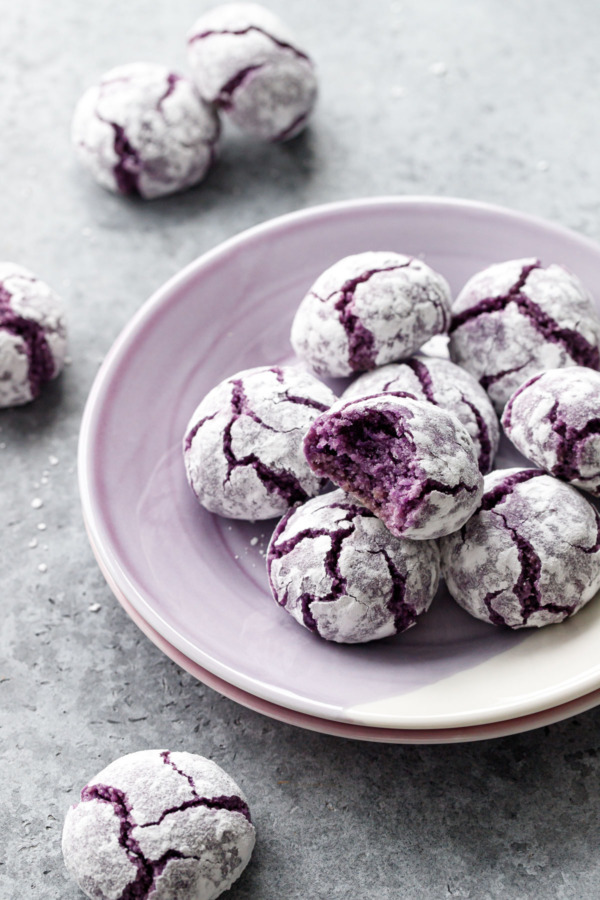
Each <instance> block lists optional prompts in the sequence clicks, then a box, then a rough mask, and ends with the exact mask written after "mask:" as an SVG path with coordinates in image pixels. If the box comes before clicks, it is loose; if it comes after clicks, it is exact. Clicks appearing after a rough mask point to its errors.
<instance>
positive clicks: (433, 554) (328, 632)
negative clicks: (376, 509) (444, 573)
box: [267, 490, 439, 644]
mask: <svg viewBox="0 0 600 900" xmlns="http://www.w3.org/2000/svg"><path fill="white" fill-rule="evenodd" d="M267 567H268V572H269V583H270V585H271V591H272V593H273V597H274V598H275V600H276V602H277V603H278V604H279V605H280V606H281V607H282V608H283V609H285V610H286V611H287V612H288V613H289V614H290V615H291V616H292V617H293V618H294V619H295V620H296V621H297V622H299V624H300V625H304V627H305V628H308V629H309V630H310V631H314V632H315V633H316V634H318V635H319V636H320V637H322V638H325V640H328V641H337V642H339V643H349V644H356V643H363V642H365V641H373V640H378V639H379V638H384V637H389V636H390V635H394V634H399V633H400V632H402V631H406V629H407V628H411V627H412V626H413V625H414V624H415V622H416V621H417V618H418V617H419V616H420V615H421V614H422V613H423V612H425V611H426V610H427V609H429V606H430V605H431V601H432V600H433V597H434V595H435V592H436V589H437V585H438V580H439V553H438V549H437V545H436V543H435V541H409V540H406V539H404V538H398V537H394V536H393V535H392V534H390V532H389V531H388V530H387V528H386V527H385V525H384V524H383V522H382V521H381V520H380V519H378V518H377V517H376V516H374V515H373V513H372V512H371V511H370V510H368V509H367V508H366V507H365V506H362V505H360V504H357V503H356V502H354V501H353V500H352V499H351V498H350V497H348V495H347V494H345V493H344V491H341V490H337V491H333V493H330V494H325V495H324V496H322V497H315V498H313V499H312V500H309V501H308V502H307V503H304V504H303V505H302V506H299V507H298V508H297V509H293V510H290V512H288V513H287V514H286V515H285V516H284V518H283V519H282V520H281V522H280V523H279V525H278V526H277V528H276V529H275V532H274V534H273V537H272V538H271V542H270V544H269V549H268V551H267Z"/></svg>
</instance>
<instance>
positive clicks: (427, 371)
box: [342, 356, 500, 475]
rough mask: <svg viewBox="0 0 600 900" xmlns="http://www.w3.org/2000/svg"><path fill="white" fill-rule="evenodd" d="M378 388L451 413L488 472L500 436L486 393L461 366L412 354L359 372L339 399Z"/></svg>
mask: <svg viewBox="0 0 600 900" xmlns="http://www.w3.org/2000/svg"><path fill="white" fill-rule="evenodd" d="M382 391H386V392H390V393H395V392H396V391H401V392H404V393H409V394H412V395H413V396H414V397H415V398H416V399H417V400H428V401H429V402H430V403H434V404H435V405H436V406H439V407H440V408H441V409H445V410H446V411H447V412H450V413H453V414H454V415H455V416H456V417H457V419H459V420H460V421H461V422H462V424H463V425H464V426H465V428H466V429H467V431H468V432H469V435H470V437H471V440H472V441H473V444H474V445H475V451H476V453H477V458H478V461H479V468H480V470H481V472H482V473H483V474H484V475H485V474H486V473H487V472H489V471H490V469H491V468H492V465H493V462H494V457H495V455H496V451H497V450H498V441H499V439H500V428H499V425H498V418H497V416H496V413H495V412H494V407H493V406H492V404H491V403H490V400H489V397H488V395H487V394H486V392H485V391H484V390H483V388H482V387H481V386H480V385H479V384H478V383H477V382H476V381H475V379H474V378H473V376H472V375H469V373H468V372H467V371H466V370H465V369H462V368H461V367H460V366H456V365H454V363H452V362H450V360H448V359H437V358H434V357H425V356H413V357H411V358H410V359H405V360H403V362H401V363H390V364H389V365H388V366H382V368H380V369H375V370H374V371H373V372H365V374H364V375H360V376H359V377H358V378H357V379H356V381H353V382H352V384H351V385H350V387H348V388H347V389H346V391H345V392H344V393H343V394H342V400H353V399H354V398H356V397H368V396H369V395H372V394H379V393H381V392H382Z"/></svg>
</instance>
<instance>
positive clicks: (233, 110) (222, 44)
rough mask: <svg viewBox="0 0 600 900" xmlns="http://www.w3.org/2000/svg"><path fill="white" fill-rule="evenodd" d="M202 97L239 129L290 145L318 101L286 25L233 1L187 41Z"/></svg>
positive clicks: (309, 67) (305, 60) (201, 22)
mask: <svg viewBox="0 0 600 900" xmlns="http://www.w3.org/2000/svg"><path fill="white" fill-rule="evenodd" d="M188 60H189V63H190V67H191V69H192V74H193V78H194V80H195V82H196V85H197V86H198V90H199V91H200V93H201V95H202V96H203V97H204V99H205V100H207V101H208V102H210V103H215V104H216V105H217V106H218V107H219V108H220V109H221V110H222V111H223V112H224V113H226V114H227V115H228V116H229V118H230V119H231V120H232V121H233V122H235V124H236V125H237V126H238V128H240V129H242V130H243V131H245V132H247V133H248V134H251V135H253V136H254V137H257V138H261V139H263V140H267V141H286V140H288V139H289V138H292V137H295V135H297V134H299V132H300V131H302V129H303V128H304V126H305V125H306V123H307V120H308V117H309V116H310V113H311V111H312V109H313V106H314V104H315V100H316V98H317V80H316V77H315V72H314V66H313V63H312V62H311V60H310V59H309V57H308V56H307V55H306V53H305V52H304V51H303V50H301V49H299V47H298V46H297V44H296V41H295V39H294V37H293V35H291V34H290V33H289V31H288V30H287V28H286V26H285V25H284V24H283V22H281V21H280V19H278V18H277V16H275V15H274V14H273V13H272V12H270V11H269V10H268V9H265V8H264V7H263V6H259V5H258V4H256V3H228V4H225V5H223V6H217V7H215V8H214V9H212V10H210V11H209V12H207V13H205V14H204V15H203V16H201V17H200V18H199V19H198V20H197V21H196V22H195V23H194V25H193V27H192V29H191V31H190V34H189V37H188Z"/></svg>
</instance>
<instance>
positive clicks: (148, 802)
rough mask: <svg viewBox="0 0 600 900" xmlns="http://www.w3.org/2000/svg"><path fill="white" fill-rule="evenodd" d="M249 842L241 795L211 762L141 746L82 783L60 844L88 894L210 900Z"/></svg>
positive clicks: (237, 870) (244, 859) (134, 899)
mask: <svg viewBox="0 0 600 900" xmlns="http://www.w3.org/2000/svg"><path fill="white" fill-rule="evenodd" d="M254 840H255V829H254V826H253V825H252V823H251V821H250V810H249V809H248V804H247V802H246V798H245V796H244V794H243V793H242V792H241V791H240V789H239V787H238V786H237V784H236V783H235V782H234V781H233V779H232V778H230V777H229V775H227V774H226V773H225V772H224V771H223V770H222V769H221V768H219V766H217V765H216V763H214V762H211V761H210V760H208V759H204V757H202V756H197V755H196V754H193V753H180V752H169V751H168V750H142V751H140V752H138V753H130V754H128V755H127V756H123V757H121V758H120V759H117V760H116V761H115V762H113V763H111V764H110V765H109V766H107V767H106V768H105V769H103V770H102V771H101V772H100V773H99V774H98V775H96V777H95V778H93V779H92V781H90V782H89V784H87V785H86V786H85V787H84V788H83V790H82V792H81V801H80V802H79V803H76V804H74V806H72V807H71V809H70V810H69V811H68V813H67V816H66V819H65V824H64V828H63V836H62V850H63V856H64V860H65V865H66V867H67V869H68V870H69V873H70V874H71V876H72V877H73V878H74V879H75V881H76V882H77V884H78V885H79V887H80V888H81V890H82V891H83V892H84V894H86V896H88V897H90V898H92V900H146V898H152V900H175V898H176V900H213V898H215V897H219V896H220V895H221V894H222V893H223V891H225V890H227V889H228V888H229V887H231V885H232V884H233V882H234V881H235V880H236V879H237V878H238V877H239V876H240V875H241V873H242V872H243V870H244V869H245V867H246V865H247V864H248V862H249V860H250V856H251V854H252V850H253V847H254Z"/></svg>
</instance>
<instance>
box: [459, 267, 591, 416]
mask: <svg viewBox="0 0 600 900" xmlns="http://www.w3.org/2000/svg"><path fill="white" fill-rule="evenodd" d="M452 313H453V315H452V324H451V326H450V355H451V357H452V359H453V360H454V362H456V363H458V364H459V365H461V366H464V368H465V369H467V371H469V372H470V373H471V375H473V376H474V378H476V379H477V380H478V381H479V383H480V384H481V386H482V387H483V388H485V390H486V391H487V392H488V394H489V395H490V398H491V400H492V403H493V404H494V407H495V408H496V410H497V411H498V413H501V412H502V409H503V408H504V405H505V403H506V401H507V400H508V398H509V397H510V395H511V394H512V393H513V391H515V390H516V388H518V387H519V385H520V384H522V383H523V382H524V381H526V380H527V379H528V378H530V377H531V376H532V375H535V374H536V373H537V372H539V371H541V370H542V369H556V368H564V367H566V366H574V365H578V366H588V367H589V368H591V369H598V368H600V353H599V349H598V348H599V347H600V319H599V318H598V315H597V313H596V310H595V309H594V304H593V301H592V298H591V296H590V295H589V293H588V292H587V290H586V289H585V288H584V287H583V285H582V284H581V282H580V281H579V279H578V278H576V277H575V276H574V275H572V274H571V273H570V272H568V271H567V270H566V269H564V268H562V266H557V265H551V266H548V267H547V268H543V267H542V265H541V263H540V262H539V261H538V260H535V259H516V260H510V261H509V262H504V263H498V264H496V265H493V266H490V267H489V268H488V269H484V270H483V271H482V272H479V273H478V274H477V275H474V276H473V278H471V279H470V281H468V282H467V284H466V285H465V287H464V288H463V289H462V291H461V292H460V294H459V295H458V297H457V298H456V301H455V303H454V305H453V307H452Z"/></svg>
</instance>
